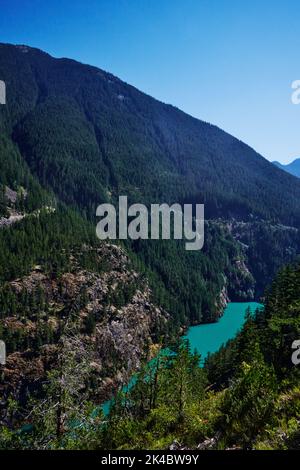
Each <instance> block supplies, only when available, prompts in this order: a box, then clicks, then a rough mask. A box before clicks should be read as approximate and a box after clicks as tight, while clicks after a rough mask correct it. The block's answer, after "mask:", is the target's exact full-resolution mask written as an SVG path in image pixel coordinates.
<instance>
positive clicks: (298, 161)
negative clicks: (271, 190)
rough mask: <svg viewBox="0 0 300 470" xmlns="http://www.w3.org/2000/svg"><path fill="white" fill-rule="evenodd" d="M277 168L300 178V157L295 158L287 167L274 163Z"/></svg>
mask: <svg viewBox="0 0 300 470" xmlns="http://www.w3.org/2000/svg"><path fill="white" fill-rule="evenodd" d="M272 163H273V164H274V165H275V166H277V167H278V168H280V169H281V170H284V171H286V172H287V173H290V174H291V175H293V176H296V177H297V178H300V157H299V158H295V160H293V161H292V162H291V163H287V164H286V165H285V164H283V163H280V162H277V161H274V162H272Z"/></svg>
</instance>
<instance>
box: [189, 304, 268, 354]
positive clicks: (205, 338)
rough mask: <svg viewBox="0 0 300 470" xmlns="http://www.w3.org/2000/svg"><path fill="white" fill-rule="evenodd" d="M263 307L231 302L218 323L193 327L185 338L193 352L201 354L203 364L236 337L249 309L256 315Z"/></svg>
mask: <svg viewBox="0 0 300 470" xmlns="http://www.w3.org/2000/svg"><path fill="white" fill-rule="evenodd" d="M261 307H262V304H259V303H257V302H230V303H229V304H228V305H227V307H226V308H225V310H224V313H223V316H222V317H221V318H220V320H219V321H218V322H217V323H207V324H203V325H197V326H192V327H190V328H189V329H188V331H187V334H186V336H185V338H187V339H188V340H189V342H190V345H191V348H192V351H193V350H194V349H196V350H197V352H198V353H199V354H201V362H203V361H204V359H205V357H206V356H207V354H208V353H214V352H216V351H218V349H219V348H220V347H221V346H222V344H225V343H226V342H227V341H228V340H229V339H232V338H234V337H235V335H236V334H237V332H238V331H239V330H240V329H241V328H242V326H243V324H244V322H245V316H246V311H247V309H248V308H250V310H251V312H252V313H254V312H255V310H256V309H257V308H261Z"/></svg>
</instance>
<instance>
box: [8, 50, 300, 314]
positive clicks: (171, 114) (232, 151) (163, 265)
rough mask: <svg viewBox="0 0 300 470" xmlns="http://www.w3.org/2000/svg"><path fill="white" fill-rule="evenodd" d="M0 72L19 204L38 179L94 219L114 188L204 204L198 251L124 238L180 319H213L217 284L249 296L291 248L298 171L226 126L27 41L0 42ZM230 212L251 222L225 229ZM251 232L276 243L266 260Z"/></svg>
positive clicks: (297, 216) (299, 192)
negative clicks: (285, 168) (284, 168)
mask: <svg viewBox="0 0 300 470" xmlns="http://www.w3.org/2000/svg"><path fill="white" fill-rule="evenodd" d="M0 78H1V79H2V80H4V81H5V83H6V87H7V104H6V106H1V108H0V117H1V119H0V128H1V138H2V139H3V140H2V146H3V148H5V149H6V150H5V152H7V151H8V152H9V154H10V155H11V157H9V158H7V157H6V156H5V155H4V153H1V159H2V163H1V165H2V166H3V165H7V162H10V160H11V158H14V159H17V160H18V161H20V162H21V164H20V169H19V170H18V171H19V174H20V173H21V174H20V177H19V180H20V181H19V183H18V184H17V183H16V181H13V180H12V177H11V176H10V177H9V176H5V174H4V176H3V178H2V179H3V180H2V181H0V183H2V185H7V186H9V187H10V188H11V189H17V186H19V187H20V186H22V187H24V188H25V190H27V191H28V198H26V201H27V204H29V201H30V200H32V199H33V200H35V201H36V202H38V203H39V202H40V200H41V196H40V194H38V191H45V190H46V191H47V194H48V195H49V197H50V198H52V200H53V196H55V199H56V200H59V201H61V202H63V203H65V204H67V205H68V206H71V207H73V208H75V209H79V210H80V212H81V214H82V215H83V216H84V217H87V218H88V219H89V220H91V221H93V223H94V222H95V208H96V206H97V205H98V204H99V203H101V202H103V201H112V202H115V201H116V199H117V197H118V196H119V195H123V194H126V195H128V196H129V199H130V200H131V201H132V202H145V203H147V204H150V203H153V202H159V203H162V202H167V203H172V202H179V203H183V202H193V203H196V202H199V203H205V218H206V220H209V221H213V222H208V223H207V227H206V243H205V247H204V250H203V252H201V253H196V254H193V255H190V256H187V253H186V252H185V251H184V248H183V246H182V244H180V243H172V242H170V243H164V242H162V243H161V242H155V243H148V244H143V243H134V244H130V246H129V249H130V251H131V252H133V253H135V255H136V261H137V263H138V264H139V267H140V268H142V269H146V270H148V273H150V277H151V278H153V279H155V280H154V281H153V282H154V284H155V290H156V291H157V295H158V298H159V299H160V301H162V302H163V304H164V305H165V307H167V308H171V309H172V310H173V311H174V314H175V316H176V317H177V318H178V319H180V321H181V322H182V321H183V322H185V321H187V319H191V320H192V321H203V320H204V321H208V320H211V319H214V318H216V316H217V315H218V314H219V313H220V311H221V310H222V302H221V303H220V302H219V297H220V295H222V294H220V293H221V292H224V291H226V292H225V294H226V295H228V293H229V294H230V296H231V298H232V299H235V300H239V299H241V298H249V299H251V298H253V297H256V298H258V297H259V295H261V293H262V292H263V289H264V287H265V285H266V284H268V283H269V282H271V280H272V277H273V276H274V274H275V272H276V270H277V269H278V267H279V266H281V265H282V264H283V263H284V262H289V261H292V260H293V259H294V258H295V256H296V254H297V253H298V252H299V235H298V231H297V230H296V231H295V230H294V231H291V230H292V229H290V228H289V227H292V228H293V227H296V228H298V225H299V221H300V204H299V201H300V182H299V181H298V180H297V179H296V178H294V177H292V176H290V175H288V174H283V173H282V172H281V171H280V170H278V169H277V168H274V165H272V164H271V163H269V162H268V161H266V160H265V159H264V158H262V157H261V156H260V155H258V154H257V153H256V152H255V151H254V150H252V149H251V148H250V147H248V146H247V145H245V144H244V143H242V142H240V141H239V140H237V139H235V138H234V137H232V136H230V135H229V134H227V133H226V132H224V131H222V130H220V129H218V128H217V127H215V126H213V125H211V124H208V123H205V122H202V121H200V120H198V119H195V118H192V117H191V116H188V115H187V114H185V113H183V112H182V111H180V110H178V109H176V108H174V107H173V106H170V105H166V104H163V103H161V102H159V101H157V100H155V99H153V98H151V97H150V96H147V95H145V94H144V93H142V92H140V91H138V90H137V89H135V88H134V87H132V86H130V85H128V84H126V83H124V82H122V81H121V80H119V79H118V78H116V77H114V76H113V75H111V74H109V73H106V72H104V71H102V70H100V69H98V68H96V67H92V66H88V65H83V64H81V63H78V62H75V61H74V60H69V59H55V58H53V57H51V56H50V55H48V54H46V53H44V52H42V51H40V50H38V49H33V48H30V47H27V46H13V45H8V44H1V45H0ZM7 149H8V150H7ZM6 155H7V154H6ZM9 164H11V163H9ZM6 173H7V174H8V175H9V173H8V172H7V171H6ZM10 175H11V172H10ZM25 175H27V176H26V178H27V179H28V184H25V183H24V182H21V180H22V181H23V180H24V178H25ZM29 184H30V185H35V188H34V190H29V187H27V186H28V185H29ZM38 188H39V189H38ZM32 189H33V188H32ZM2 205H3V204H2ZM0 206H1V201H0ZM232 221H240V222H242V223H244V222H245V223H249V224H250V227H251V231H250V232H249V231H248V233H244V231H243V230H242V228H241V233H240V231H239V232H238V233H236V232H234V231H232V230H231V226H230V224H231V222H232ZM227 222H229V224H228V223H227ZM259 223H261V226H260V228H258V225H257V224H259ZM253 224H255V225H253ZM262 225H263V227H262ZM248 228H249V227H248ZM217 232H219V233H217ZM250 233H251V235H252V241H254V242H255V243H256V242H257V243H256V245H257V246H258V247H259V246H261V244H263V245H264V246H265V247H268V249H269V247H271V246H273V245H274V243H275V246H276V254H275V255H274V256H273V257H272V258H271V259H270V258H268V259H267V260H266V259H265V252H264V250H258V251H256V252H255V253H253V252H251V246H252V244H251V243H250V240H248V242H249V243H248V242H247V241H245V240H244V238H249V234H250ZM274 234H275V235H274ZM236 239H238V240H239V241H238V243H237V242H236ZM216 240H217V242H216ZM258 240H259V242H258ZM218 247H219V248H218ZM249 247H250V248H249ZM190 258H193V262H190ZM244 265H246V268H245V269H244V268H242V269H240V267H241V266H244ZM249 266H250V267H251V268H250V269H249ZM252 266H255V273H254V272H252ZM249 271H250V272H249ZM152 274H153V276H152ZM233 281H234V282H233ZM236 281H237V282H236ZM158 286H160V287H159V288H158ZM236 286H238V287H236ZM224 298H225V297H224V296H223V299H224Z"/></svg>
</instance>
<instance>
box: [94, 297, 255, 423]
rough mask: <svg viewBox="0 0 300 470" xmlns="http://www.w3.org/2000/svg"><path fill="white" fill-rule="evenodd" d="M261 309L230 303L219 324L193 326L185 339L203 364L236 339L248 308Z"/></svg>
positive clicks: (108, 405) (105, 405)
mask: <svg viewBox="0 0 300 470" xmlns="http://www.w3.org/2000/svg"><path fill="white" fill-rule="evenodd" d="M261 307H262V304H259V303H257V302H230V303H229V304H228V305H227V307H226V308H225V310H224V313H223V315H222V317H221V318H220V319H219V321H218V322H217V323H207V324H202V325H197V326H191V327H190V328H189V329H188V331H187V334H186V335H185V336H184V337H185V338H188V340H189V341H190V345H191V348H192V351H194V350H195V349H196V350H197V352H198V353H199V354H201V363H203V361H204V359H205V357H206V356H207V354H208V353H214V352H216V351H218V349H219V348H220V347H221V346H222V344H225V343H226V342H227V341H228V340H229V339H232V338H234V337H235V335H236V334H237V333H238V331H239V330H240V329H241V328H242V326H243V324H244V322H245V317H246V312H247V309H248V308H250V310H251V312H252V313H254V312H255V310H256V309H257V308H261ZM135 381H136V377H135V376H133V377H132V379H131V380H130V382H129V384H128V385H127V386H126V387H125V388H124V389H127V390H128V389H130V388H131V387H132V386H133V385H134V384H135ZM112 403H113V399H112V400H108V401H106V402H105V403H103V405H102V411H103V413H104V415H105V416H107V415H108V414H109V411H110V408H111V406H112Z"/></svg>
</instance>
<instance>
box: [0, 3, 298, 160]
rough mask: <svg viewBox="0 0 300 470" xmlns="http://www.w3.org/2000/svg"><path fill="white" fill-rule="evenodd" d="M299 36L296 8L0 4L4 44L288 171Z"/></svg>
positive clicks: (294, 139) (294, 146) (293, 152)
mask: <svg viewBox="0 0 300 470" xmlns="http://www.w3.org/2000/svg"><path fill="white" fill-rule="evenodd" d="M299 30H300V2H299V1H294V0H287V1H277V0H272V1H270V0H260V1H258V0H251V1H250V0H243V1H241V0H85V1H82V0H73V1H69V0H59V1H58V0H51V2H46V1H41V0H31V1H27V0H0V41H1V42H9V43H16V44H27V45H30V46H34V47H38V48H40V49H43V50H45V51H47V52H49V53H50V54H52V55H54V56H56V57H71V58H74V59H77V60H79V61H81V62H85V63H90V64H93V65H97V66H99V67H101V68H102V69H104V70H107V71H110V72H111V73H113V74H115V75H117V76H118V77H120V78H121V79H123V80H124V81H126V82H128V83H130V84H132V85H134V86H136V87H137V88H139V89H140V90H142V91H144V92H146V93H148V94H150V95H152V96H154V97H156V98H158V99H160V100H162V101H164V102H167V103H171V104H173V105H175V106H178V107H179V108H181V109H182V110H184V111H186V112H187V113H189V114H192V115H193V116H195V117H198V118H200V119H204V120H205V121H209V122H212V123H213V124H216V125H218V126H220V127H221V128H223V129H225V130H226V131H228V132H230V133H231V134H233V135H235V136H236V137H238V138H240V139H241V140H243V141H245V142H246V143H248V144H249V145H251V146H252V147H254V148H255V149H256V150H257V151H258V152H260V153H261V154H262V155H263V156H265V157H266V158H268V159H269V160H280V161H282V162H289V161H291V160H292V159H294V158H296V157H300V139H299V122H300V105H299V106H296V105H293V104H292V102H291V93H292V90H291V83H292V81H294V80H297V79H300V65H299V51H300V34H299ZM0 79H1V77H0Z"/></svg>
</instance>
